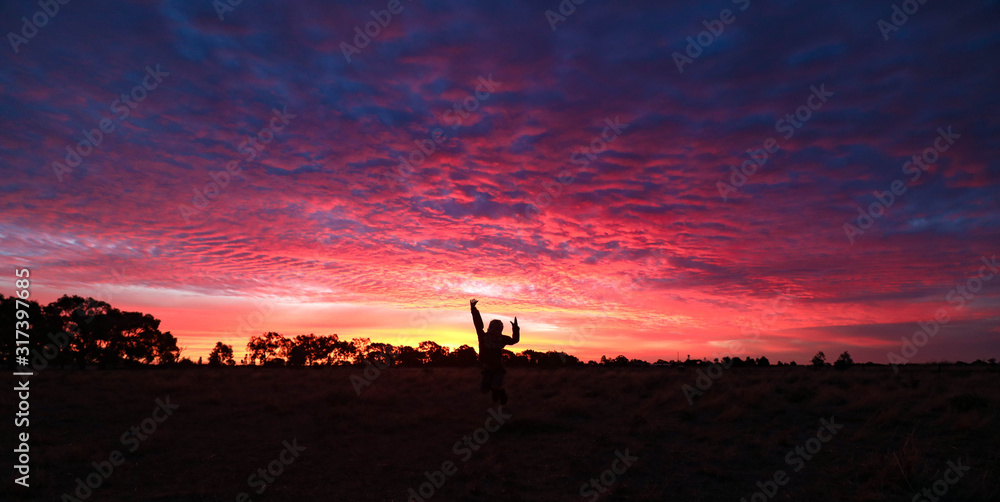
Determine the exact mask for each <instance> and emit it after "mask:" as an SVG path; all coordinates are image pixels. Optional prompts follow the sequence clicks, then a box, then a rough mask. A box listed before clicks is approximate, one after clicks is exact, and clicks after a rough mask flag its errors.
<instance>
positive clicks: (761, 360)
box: [757, 356, 781, 368]
mask: <svg viewBox="0 0 1000 502" xmlns="http://www.w3.org/2000/svg"><path fill="white" fill-rule="evenodd" d="M778 364H779V365H780V364H781V361H778ZM770 365H771V361H768V360H767V356H760V357H758V358H757V366H758V367H762V368H764V367H767V366H770Z"/></svg>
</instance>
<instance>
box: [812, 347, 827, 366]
mask: <svg viewBox="0 0 1000 502" xmlns="http://www.w3.org/2000/svg"><path fill="white" fill-rule="evenodd" d="M812 365H813V368H822V367H823V366H826V354H824V353H823V351H822V350H821V351H819V352H817V353H816V355H815V356H813V358H812Z"/></svg>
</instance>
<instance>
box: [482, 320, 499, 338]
mask: <svg viewBox="0 0 1000 502" xmlns="http://www.w3.org/2000/svg"><path fill="white" fill-rule="evenodd" d="M486 332H487V333H490V334H494V335H499V334H500V333H503V321H501V320H500V319H493V320H492V321H490V327H489V328H488V329H487V330H486Z"/></svg>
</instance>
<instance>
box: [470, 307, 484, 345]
mask: <svg viewBox="0 0 1000 502" xmlns="http://www.w3.org/2000/svg"><path fill="white" fill-rule="evenodd" d="M478 301H479V300H477V299H475V298H473V299H471V300H469V306H471V307H472V324H475V325H476V334H477V335H479V336H483V335H484V334H485V333H483V316H481V315H479V309H477V308H476V303H477V302H478Z"/></svg>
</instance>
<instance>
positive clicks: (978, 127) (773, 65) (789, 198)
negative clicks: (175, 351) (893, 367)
mask: <svg viewBox="0 0 1000 502" xmlns="http://www.w3.org/2000/svg"><path fill="white" fill-rule="evenodd" d="M897 3H898V2H897ZM914 3H915V2H914ZM215 4H216V5H215V6H213V2H211V1H209V0H198V1H166V0H164V1H156V2H147V1H121V2H119V1H115V2H111V1H93V2H91V1H88V2H82V1H80V2H69V3H67V4H65V5H59V12H57V13H56V14H55V15H53V16H49V15H48V14H45V15H44V16H43V15H35V14H36V13H37V12H41V8H40V7H39V5H38V3H37V2H34V1H30V2H29V1H13V2H4V3H3V4H2V5H0V29H2V31H3V33H4V34H7V36H6V37H5V40H6V41H7V45H5V46H4V47H2V49H0V91H2V92H0V120H2V122H3V124H4V128H3V131H4V132H3V134H2V135H0V174H2V179H0V193H2V199H0V200H2V203H0V253H2V254H3V258H4V261H6V262H7V264H8V277H7V279H0V283H2V284H4V286H3V288H2V291H3V292H4V294H8V295H9V294H11V292H12V291H13V281H14V273H13V267H28V268H29V269H30V270H31V277H32V279H33V280H34V283H33V286H32V294H33V296H32V298H33V299H36V300H38V301H40V302H42V303H48V302H51V301H52V300H54V299H55V298H57V297H58V296H61V295H62V294H76V295H81V296H92V297H94V298H97V299H101V300H104V301H108V302H110V303H111V304H112V305H113V306H115V307H118V308H120V309H124V310H138V311H142V312H147V313H150V314H153V315H154V316H156V317H157V318H159V319H161V320H162V321H163V322H162V324H161V330H163V331H170V332H172V333H173V334H174V335H176V336H177V337H178V339H179V345H180V346H181V347H182V348H184V351H183V353H182V356H186V357H191V358H193V359H195V360H197V358H198V357H204V356H207V354H208V350H209V348H210V347H211V346H212V345H214V344H215V342H216V341H223V342H226V343H230V344H233V345H234V348H235V349H236V352H237V358H239V357H240V356H242V353H243V349H244V346H245V344H246V340H247V338H248V337H249V336H250V335H252V334H260V333H263V332H265V331H277V332H279V333H282V334H284V335H286V336H294V335H297V334H306V333H315V334H318V335H319V334H324V335H325V334H333V333H336V334H338V335H339V336H340V337H341V338H344V339H350V338H355V337H369V338H371V339H372V340H373V341H383V342H388V343H392V344H402V343H405V344H409V345H413V346H416V345H417V344H418V343H419V342H420V341H423V340H434V341H437V342H438V343H440V344H442V345H448V346H451V347H457V346H459V345H461V344H470V345H475V332H474V330H473V328H472V323H471V319H470V315H469V308H468V300H469V299H470V298H473V297H476V298H479V300H480V304H479V307H480V309H481V310H482V312H483V315H484V317H485V318H486V320H487V322H489V320H490V319H492V318H499V319H503V320H504V321H505V323H506V321H509V320H512V319H513V316H515V315H516V316H517V317H518V319H519V322H520V324H521V326H522V340H523V341H522V343H521V344H520V345H518V346H516V347H515V348H516V349H517V350H523V349H534V350H541V351H545V350H563V351H566V352H569V353H572V354H575V355H577V356H579V357H580V358H581V359H583V360H585V361H586V360H588V359H599V358H600V356H601V355H608V356H609V357H612V356H615V355H617V354H624V355H626V356H627V357H629V358H642V359H647V360H649V361H653V360H656V359H658V358H663V359H674V358H676V357H677V355H678V353H679V354H680V357H681V358H682V359H683V358H685V356H687V355H688V354H690V355H691V357H694V358H701V357H705V358H713V357H721V356H724V355H739V356H746V355H752V356H755V357H756V356H759V355H766V356H767V357H768V358H769V359H771V361H772V362H774V361H777V360H784V361H788V360H797V361H798V362H800V363H802V362H806V361H808V359H809V358H810V357H811V356H812V355H813V354H815V353H816V352H817V351H819V350H823V351H825V352H826V354H827V356H828V358H831V359H832V358H835V357H836V355H838V354H840V353H841V352H843V351H845V350H848V351H850V352H851V354H852V355H853V356H854V359H855V360H856V361H874V362H879V363H886V362H888V361H887V357H886V354H887V353H888V352H896V353H899V352H900V350H901V347H902V345H903V341H902V338H907V339H911V338H912V337H913V333H914V332H915V331H918V330H920V326H919V325H918V322H920V321H928V320H931V319H933V318H934V317H935V315H936V313H938V312H939V311H940V312H943V313H946V314H947V315H948V321H946V322H945V323H944V325H943V326H941V327H940V330H939V331H938V332H937V333H936V336H935V337H933V338H931V339H930V341H929V342H927V344H926V345H925V346H923V347H922V348H920V349H919V351H918V353H917V354H916V355H915V356H914V357H913V360H914V361H918V362H923V361H932V360H956V359H960V360H966V361H971V360H973V359H977V358H983V359H987V358H990V357H1000V273H998V272H993V271H991V269H990V268H989V267H987V266H986V263H992V262H991V261H990V260H991V258H992V257H995V255H996V254H997V253H998V252H1000V202H998V201H1000V197H998V195H1000V160H998V154H1000V120H998V118H997V117H998V116H1000V115H998V112H1000V106H998V105H1000V95H998V93H997V88H998V87H997V84H998V82H1000V67H998V65H997V64H996V62H995V61H996V55H997V53H998V52H1000V31H998V30H997V29H996V27H997V26H1000V24H998V21H1000V10H998V8H997V7H998V5H997V2H982V1H959V2H938V1H935V0H930V1H928V2H926V3H924V4H922V5H920V6H919V9H918V10H917V11H916V12H914V13H912V14H910V15H909V16H908V18H907V19H905V20H904V21H905V22H902V23H901V24H898V25H897V24H893V23H894V21H893V20H892V17H893V15H894V11H893V3H892V2H891V1H888V0H887V1H875V2H872V1H861V0H852V1H845V2H795V3H793V2H787V1H774V2H759V1H757V0H753V1H749V0H734V1H730V0H724V1H723V0H717V1H714V2H696V1H685V2H653V1H645V2H640V1H622V2H606V1H599V0H591V1H588V2H584V3H583V4H581V5H575V4H573V3H572V2H570V1H569V0H567V1H565V2H563V4H564V5H563V7H562V8H563V13H564V14H559V9H560V3H559V2H558V1H556V0H551V1H547V2H529V1H505V2H468V1H457V0H454V1H431V0H423V1H421V0H417V1H408V0H403V1H402V3H400V4H398V8H401V9H402V10H398V8H397V7H396V5H395V4H394V2H387V1H383V0H375V1H368V2H330V1H324V0H305V1H295V2H259V1H244V2H242V3H241V4H240V5H237V6H235V7H233V8H232V9H229V8H228V7H227V8H226V9H224V10H222V9H219V8H218V5H226V6H228V4H227V3H225V0H222V1H221V2H215ZM570 7H572V8H573V10H572V11H571V12H570ZM389 8H395V9H396V10H397V12H396V13H395V14H393V13H391V12H388V14H391V19H387V15H386V14H385V13H379V12H376V13H375V15H374V17H373V14H371V12H370V11H373V10H375V11H382V10H387V9H389ZM217 9H219V10H217ZM724 9H728V14H727V13H726V11H724ZM546 10H551V11H552V13H551V14H546ZM220 13H221V17H222V19H220ZM33 15H35V18H37V19H38V20H42V19H46V20H47V21H46V22H45V23H40V24H44V26H37V27H36V26H34V25H33V24H32V26H27V27H25V26H24V25H25V22H26V20H27V21H30V20H31V19H32V16H33ZM557 15H558V16H557ZM22 17H25V20H22ZM376 18H379V19H381V21H382V24H384V26H382V24H378V23H379V20H378V19H376ZM720 18H722V19H723V20H724V21H729V22H728V23H725V22H723V21H718V20H719V19H720ZM880 20H882V22H881V23H880ZM900 20H901V16H899V15H897V16H896V21H900ZM366 24H367V25H368V30H369V33H377V35H375V36H373V37H372V36H368V35H365V36H361V35H358V33H364V30H365V29H366ZM887 26H891V28H886V27H887ZM356 27H357V28H358V30H357V31H356V30H355V28H356ZM711 29H715V30H716V31H719V30H720V29H721V33H718V35H717V36H716V35H712V34H711V33H710V31H709V30H711ZM26 32H27V33H28V34H30V35H32V36H31V37H28V36H26V35H24V33H26ZM699 32H705V34H704V35H701V39H700V40H702V41H708V42H709V43H708V44H707V47H704V48H702V47H701V46H700V45H697V44H698V41H699V39H698V37H699ZM8 33H9V34H8ZM19 37H21V38H23V41H21V40H19ZM688 37H691V40H690V41H689V40H688ZM366 41H367V43H366ZM692 43H693V44H696V45H691V44H692ZM362 46H363V47H362ZM689 46H690V47H689ZM675 53H676V55H675ZM348 59H349V60H350V61H348ZM679 66H680V70H679V69H678V67H679ZM144 85H145V87H143V86H144ZM123 94H126V96H124V97H123ZM127 94H130V96H129V95H127ZM796 113H798V117H796V115H795V114H796ZM789 114H791V115H790V116H787V115H789ZM794 124H797V125H794ZM102 127H104V128H105V129H106V131H109V132H101V131H100V129H101V128H102ZM92 130H97V133H92V132H90V131H92ZM85 131H86V133H85ZM602 134H603V138H602ZM97 135H100V136H101V138H100V139H99V141H100V144H99V145H98V146H97V148H95V149H93V151H92V152H90V151H89V150H90V146H89V144H88V143H87V142H88V141H92V140H96V139H97ZM253 136H256V137H258V138H260V141H259V142H256V143H249V142H248V140H249V139H250V137H253ZM435 140H437V141H435ZM768 140H771V141H770V142H769V141H768ZM264 141H266V142H267V143H266V144H264ZM81 142H82V143H83V148H82V149H81V147H80V144H81ZM254 145H257V146H256V147H255V146H254ZM765 146H769V147H770V149H771V152H770V153H768V154H767V159H766V160H764V161H763V162H753V161H752V160H750V159H751V157H750V156H749V155H748V153H747V150H760V149H762V148H764V147H765ZM935 147H937V149H935ZM67 148H69V149H70V150H71V151H73V152H74V153H69V154H68V153H67ZM421 148H423V150H421ZM928 149H930V150H928ZM427 152H430V153H427ZM78 154H79V155H80V157H79V158H77V157H76V156H77V155H78ZM914 155H917V156H918V158H917V161H918V162H917V163H915V164H914V163H911V164H906V163H907V162H908V161H911V158H912V157H913V156H914ZM67 157H69V158H67ZM401 157H402V158H405V159H410V161H411V163H410V164H409V165H408V166H403V167H402V168H400V160H399V159H400V158H401ZM757 159H758V160H762V159H763V155H762V154H758V155H757ZM747 161H750V162H749V163H747ZM77 162H78V165H76V166H75V167H71V166H72V165H73V164H77ZM920 164H923V167H917V166H919V165H920ZM731 166H732V167H733V169H736V170H739V169H740V168H741V167H742V168H743V169H744V170H746V171H745V172H749V173H750V174H749V175H746V176H744V175H743V174H739V175H735V174H734V171H733V170H731ZM924 167H925V168H926V169H924ZM227 168H228V169H229V170H230V171H231V172H235V173H237V174H235V175H231V174H230V173H229V172H227ZM897 180H898V181H899V183H897V184H896V185H895V187H896V188H897V191H900V192H901V190H900V189H905V192H902V193H899V194H893V195H892V198H893V200H892V203H891V204H889V207H888V208H885V207H883V206H881V205H878V204H879V203H878V202H877V201H878V199H877V198H876V195H875V194H874V193H873V192H876V191H877V192H884V193H889V194H891V193H892V192H891V191H892V187H893V183H894V182H895V181H897ZM212 183H215V185H212ZM722 183H725V184H729V185H731V187H727V186H726V185H722ZM220 185H225V186H221V187H220ZM736 185H739V186H736ZM206 186H207V187H208V188H207V193H206ZM196 192H200V194H201V195H200V196H199V197H196V196H195V193H196ZM723 195H724V196H723ZM200 197H204V199H200ZM881 197H882V199H883V200H886V201H887V200H888V196H887V195H882V196H881ZM873 203H874V204H876V206H874V207H875V211H876V212H875V214H877V215H879V217H878V218H875V219H874V220H873V221H871V222H869V221H867V220H864V219H862V221H861V222H859V221H858V219H859V209H858V208H859V207H860V208H862V209H861V210H862V211H869V208H870V207H871V205H872V204H873ZM199 206H200V207H199ZM869 223H871V224H870V226H868V224H869ZM845 224H850V225H854V226H856V227H857V230H858V232H856V233H855V232H854V231H853V230H852V227H845ZM862 226H866V227H867V229H863V228H862ZM845 228H846V230H845ZM862 232H863V233H862ZM984 260H985V261H984ZM970 278H971V279H970ZM960 286H961V287H962V290H961V291H959V290H958V289H957V288H959V287H960ZM953 290H955V292H954V293H953ZM973 290H978V291H976V292H973ZM949 295H950V296H949ZM956 295H958V296H956ZM963 295H964V296H963ZM959 298H961V302H960V301H959ZM775 306H776V307H778V310H779V312H774V311H770V312H771V313H769V309H771V308H773V307H775ZM509 326H510V325H509V324H507V327H506V329H505V334H509V332H510V327H509ZM747 326H757V327H759V328H760V329H761V331H760V334H759V336H757V337H753V336H751V335H750V334H749V333H750V331H747V330H746V327H747ZM5 329H6V328H5ZM734 340H740V341H741V344H742V345H741V346H740V350H738V351H736V352H733V351H731V349H730V347H732V345H731V344H730V342H731V341H734Z"/></svg>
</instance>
